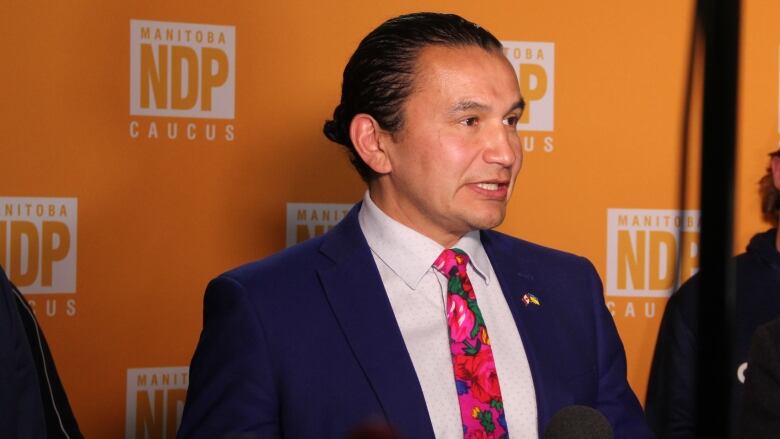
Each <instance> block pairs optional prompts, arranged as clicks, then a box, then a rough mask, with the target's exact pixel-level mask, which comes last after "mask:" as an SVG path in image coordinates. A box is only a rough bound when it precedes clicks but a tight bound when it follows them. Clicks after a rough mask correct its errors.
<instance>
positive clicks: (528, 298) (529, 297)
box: [521, 293, 542, 306]
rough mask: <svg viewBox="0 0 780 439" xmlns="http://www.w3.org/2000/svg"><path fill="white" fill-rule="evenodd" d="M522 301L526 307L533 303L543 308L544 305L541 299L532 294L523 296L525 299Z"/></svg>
mask: <svg viewBox="0 0 780 439" xmlns="http://www.w3.org/2000/svg"><path fill="white" fill-rule="evenodd" d="M521 300H522V301H523V305H525V306H528V305H530V304H532V303H533V304H534V305H536V306H542V304H541V303H540V302H539V299H538V298H537V297H536V296H534V295H533V294H531V293H525V294H523V298H522V299H521Z"/></svg>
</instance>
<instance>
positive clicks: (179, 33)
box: [130, 20, 236, 140]
mask: <svg viewBox="0 0 780 439" xmlns="http://www.w3.org/2000/svg"><path fill="white" fill-rule="evenodd" d="M235 58H236V57H235V27H233V26H218V25H210V24H190V23H169V22H161V21H144V20H130V114H131V115H132V116H162V117H178V118H195V119H213V120H232V119H233V118H234V112H235V94H236V93H235V89H236V87H235V83H236V80H235V65H236V62H235ZM234 135H235V133H234V127H233V125H232V124H229V123H225V122H219V123H217V122H216V121H215V122H212V123H202V122H189V123H186V124H184V123H182V124H179V123H178V122H167V123H166V124H165V126H162V124H159V125H158V121H154V120H151V121H150V120H146V119H137V120H132V121H131V122H130V137H132V138H150V139H157V138H163V137H164V138H168V139H171V140H173V139H177V138H180V137H181V138H184V139H188V140H195V139H198V138H204V139H206V140H215V139H217V138H223V139H225V140H233V138H234Z"/></svg>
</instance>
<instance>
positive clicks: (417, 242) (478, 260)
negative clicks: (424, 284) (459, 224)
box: [358, 191, 490, 290]
mask: <svg viewBox="0 0 780 439" xmlns="http://www.w3.org/2000/svg"><path fill="white" fill-rule="evenodd" d="M358 221H359V223H360V228H361V230H362V231H363V235H365V237H366V241H367V242H368V246H369V247H370V248H371V251H373V252H374V254H375V255H376V256H377V257H378V258H379V259H380V260H382V262H384V263H385V264H386V265H387V266H388V268H390V270H391V271H393V273H395V274H396V275H397V276H398V277H400V278H401V280H403V281H404V283H405V284H406V285H407V286H408V287H409V288H411V289H412V290H415V289H417V285H419V283H420V281H421V280H422V278H423V276H425V274H426V273H427V272H428V270H431V269H432V264H433V262H434V261H435V260H436V258H437V257H438V256H439V254H441V252H442V250H444V247H442V246H441V245H439V243H437V242H436V241H434V240H432V239H430V238H428V237H427V236H425V235H423V234H421V233H419V232H417V231H415V230H413V229H411V228H409V227H407V226H405V225H403V224H401V223H399V222H398V221H396V220H394V219H392V218H390V217H389V216H388V215H387V214H386V213H384V212H383V211H382V209H380V208H379V207H378V206H377V205H376V204H375V203H374V202H373V201H372V200H371V196H370V194H369V192H368V191H366V193H365V195H363V205H362V206H361V208H360V213H358ZM454 247H457V248H459V249H461V250H463V251H464V252H466V254H468V255H469V259H470V262H471V265H472V267H473V268H474V270H475V271H476V272H477V274H478V275H480V276H481V277H482V278H483V279H484V280H485V283H487V284H489V283H490V269H489V267H490V261H489V259H488V257H487V254H486V253H485V249H484V248H483V247H482V241H480V238H479V230H472V231H470V232H468V233H466V234H465V235H463V237H461V239H460V240H459V241H458V242H457V244H455V246H454Z"/></svg>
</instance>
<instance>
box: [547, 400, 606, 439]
mask: <svg viewBox="0 0 780 439" xmlns="http://www.w3.org/2000/svg"><path fill="white" fill-rule="evenodd" d="M613 438H614V433H613V432H612V426H611V425H609V421H607V418H605V417H604V415H602V414H601V412H599V411H598V410H596V409H594V408H591V407H588V406H584V405H572V406H569V407H564V408H562V409H561V410H559V411H558V413H556V414H555V415H554V416H553V417H552V418H551V419H550V422H549V423H548V424H547V428H546V429H545V430H544V439H613Z"/></svg>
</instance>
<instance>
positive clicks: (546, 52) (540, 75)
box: [503, 41, 555, 152]
mask: <svg viewBox="0 0 780 439" xmlns="http://www.w3.org/2000/svg"><path fill="white" fill-rule="evenodd" d="M503 45H504V55H505V56H506V57H507V59H509V61H510V62H511V63H512V66H514V68H515V71H516V72H517V77H518V80H519V81H520V91H521V92H522V93H523V98H524V99H525V103H526V107H525V110H524V111H523V116H522V117H521V119H520V123H519V124H518V125H517V129H518V131H520V132H521V140H522V144H523V148H524V149H525V150H526V151H529V152H530V151H534V150H537V149H539V150H542V151H545V152H552V151H553V149H554V138H553V135H552V131H553V129H554V121H555V118H554V113H555V43H534V42H522V41H504V42H503Z"/></svg>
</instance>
